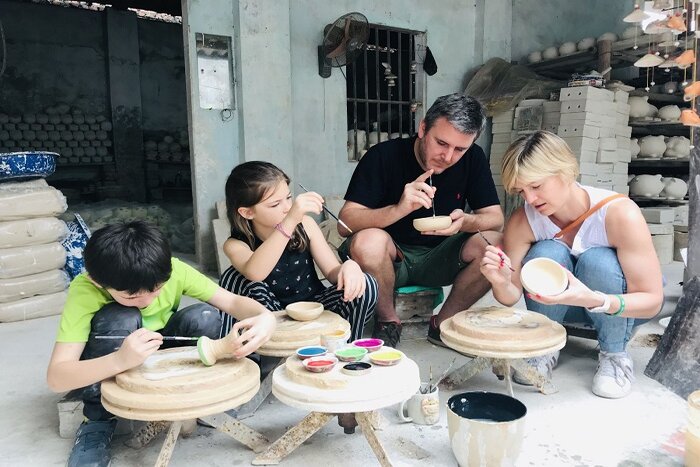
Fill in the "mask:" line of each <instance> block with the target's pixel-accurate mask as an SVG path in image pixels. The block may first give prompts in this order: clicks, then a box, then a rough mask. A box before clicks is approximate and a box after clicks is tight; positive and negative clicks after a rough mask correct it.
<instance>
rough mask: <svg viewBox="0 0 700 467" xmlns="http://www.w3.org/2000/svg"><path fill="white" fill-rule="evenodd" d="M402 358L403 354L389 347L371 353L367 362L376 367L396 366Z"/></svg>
mask: <svg viewBox="0 0 700 467" xmlns="http://www.w3.org/2000/svg"><path fill="white" fill-rule="evenodd" d="M402 358H403V352H399V351H398V350H396V349H392V348H391V347H384V348H383V349H381V350H378V351H376V352H373V353H371V354H370V355H369V360H370V361H371V362H372V363H374V364H375V365H378V366H392V365H396V364H397V363H399V362H400V361H401V359H402Z"/></svg>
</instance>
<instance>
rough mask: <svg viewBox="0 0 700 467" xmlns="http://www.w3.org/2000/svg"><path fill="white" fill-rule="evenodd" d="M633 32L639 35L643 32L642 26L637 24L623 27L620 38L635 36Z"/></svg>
mask: <svg viewBox="0 0 700 467" xmlns="http://www.w3.org/2000/svg"><path fill="white" fill-rule="evenodd" d="M635 34H636V35H638V36H641V35H642V34H643V31H642V28H640V27H639V26H630V27H628V28H625V30H624V31H622V38H623V39H632V38H633V37H634V36H635Z"/></svg>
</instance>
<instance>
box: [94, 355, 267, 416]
mask: <svg viewBox="0 0 700 467" xmlns="http://www.w3.org/2000/svg"><path fill="white" fill-rule="evenodd" d="M152 357H156V358H152ZM149 359H152V360H154V361H155V362H156V363H155V364H151V365H148V364H144V365H141V366H138V367H136V368H132V369H130V370H127V371H125V372H124V373H120V374H118V375H116V376H115V377H114V378H110V379H108V380H105V381H103V382H102V403H103V405H104V406H105V408H106V409H107V410H109V411H110V412H112V413H113V414H115V415H118V416H120V417H124V418H127V419H130V420H144V421H175V420H188V419H192V418H198V417H203V416H206V415H213V414H217V413H221V412H224V411H226V410H229V409H232V408H234V407H238V406H239V405H241V404H244V403H246V402H248V401H249V400H250V399H252V398H253V396H255V393H256V392H257V391H258V388H259V387H260V369H259V368H258V366H257V365H256V364H255V363H254V362H253V361H252V360H250V359H247V358H242V359H238V360H236V359H233V358H223V359H220V360H218V361H217V362H216V364H215V365H213V366H205V365H204V364H203V363H201V362H200V361H199V357H198V356H197V350H196V348H195V347H179V348H175V349H167V350H159V351H158V352H156V353H155V354H154V355H153V356H151V357H149ZM154 374H155V375H157V378H155V379H154V378H153V376H154Z"/></svg>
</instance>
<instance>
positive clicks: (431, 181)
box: [430, 175, 435, 217]
mask: <svg viewBox="0 0 700 467" xmlns="http://www.w3.org/2000/svg"><path fill="white" fill-rule="evenodd" d="M432 187H433V176H432V175H431V176H430V188H432ZM430 204H431V205H432V206H433V217H435V198H433V201H432V203H430Z"/></svg>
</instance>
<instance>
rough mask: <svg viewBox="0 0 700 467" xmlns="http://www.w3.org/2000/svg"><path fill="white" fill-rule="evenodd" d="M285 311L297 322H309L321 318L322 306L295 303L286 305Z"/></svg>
mask: <svg viewBox="0 0 700 467" xmlns="http://www.w3.org/2000/svg"><path fill="white" fill-rule="evenodd" d="M285 311H286V312H287V314H288V315H289V316H290V318H292V319H295V320H297V321H311V320H312V319H316V318H318V317H319V316H321V313H323V305H322V304H321V303H318V302H296V303H290V304H289V305H287V306H286V308H285Z"/></svg>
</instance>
